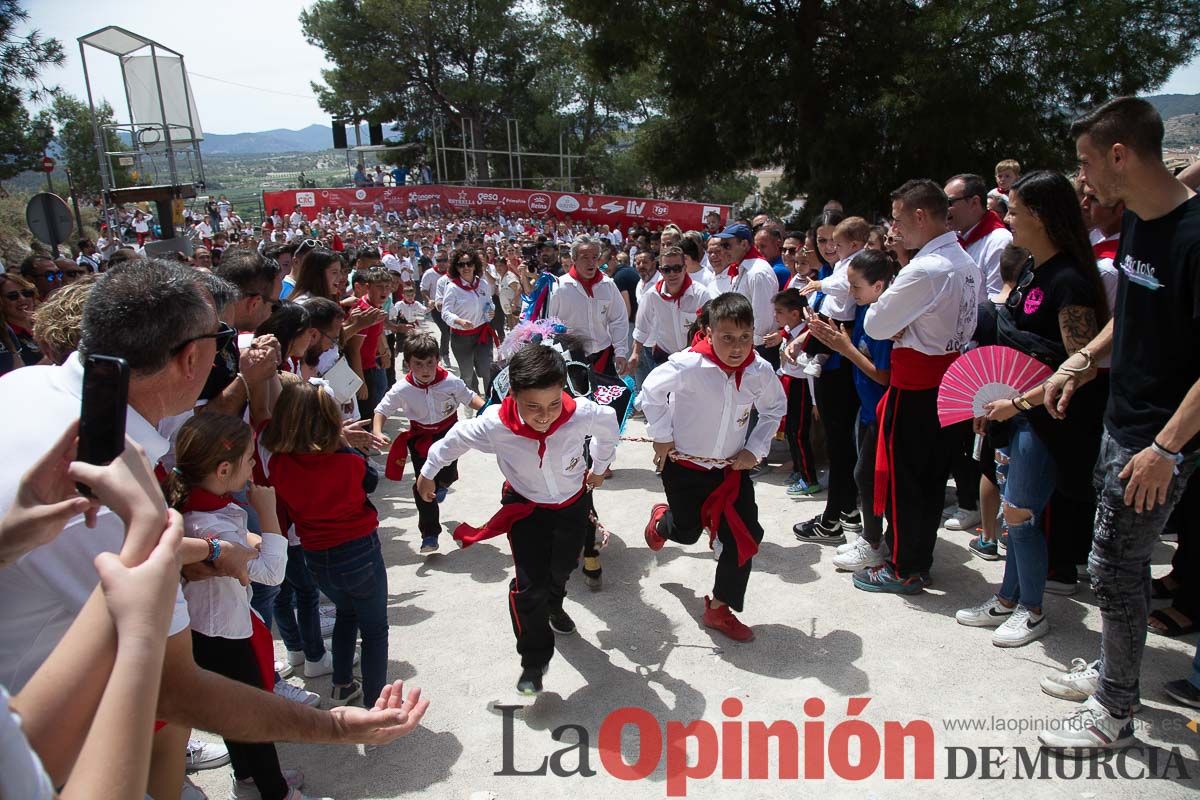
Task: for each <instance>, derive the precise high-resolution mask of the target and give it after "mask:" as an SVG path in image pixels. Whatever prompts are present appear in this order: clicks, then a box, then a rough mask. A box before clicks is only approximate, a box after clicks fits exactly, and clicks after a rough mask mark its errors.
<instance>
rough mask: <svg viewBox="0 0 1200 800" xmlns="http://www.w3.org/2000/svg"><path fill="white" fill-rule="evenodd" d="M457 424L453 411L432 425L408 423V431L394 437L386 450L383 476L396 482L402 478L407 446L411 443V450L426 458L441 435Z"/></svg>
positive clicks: (455, 414) (456, 414) (406, 457)
mask: <svg viewBox="0 0 1200 800" xmlns="http://www.w3.org/2000/svg"><path fill="white" fill-rule="evenodd" d="M456 422H458V412H457V411H455V412H454V413H453V414H451V415H450V416H448V417H446V418H445V419H444V420H442V421H441V422H437V423H434V424H433V425H424V424H422V423H420V422H411V421H410V422H409V423H408V426H409V427H408V430H406V431H405V432H404V433H402V434H400V435H399V436H397V437H396V439H395V441H393V442H392V446H391V447H389V448H388V454H387V466H385V467H384V471H383V474H384V476H385V477H386V478H387V479H388V480H389V481H398V480H401V479H402V478H403V477H404V464H405V462H406V461H408V444H409V442H412V445H413V448H414V449H415V450H416V451H417V455H419V456H421V458H426V457H427V456H428V455H429V448H430V447H432V446H433V443H434V442H435V441H437V439H438V437H439V436H440V435H441V434H444V433H445V432H446V431H448V430H450V429H451V428H453V427H454V423H456Z"/></svg>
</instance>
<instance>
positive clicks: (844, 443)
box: [816, 363, 859, 525]
mask: <svg viewBox="0 0 1200 800" xmlns="http://www.w3.org/2000/svg"><path fill="white" fill-rule="evenodd" d="M816 384H817V409H818V410H819V411H820V412H821V426H822V427H823V428H824V429H825V448H826V450H827V451H828V453H829V490H828V494H827V495H826V498H825V513H824V514H822V515H821V519H822V520H823V521H824V522H825V524H826V525H831V524H833V523H834V522H837V520H838V519H839V517H840V516H841V515H842V514H852V513H854V511H855V510H856V509H857V508H858V486H857V485H856V484H855V483H854V464H855V462H856V461H857V460H858V447H857V445H856V444H855V442H854V428H855V425H856V423H857V421H858V406H859V402H858V392H857V391H855V389H854V376H853V375H852V374H851V372H850V364H849V363H842V365H841V366H839V367H838V368H837V369H826V370H825V371H823V372H822V373H821V377H819V378H817V381H816Z"/></svg>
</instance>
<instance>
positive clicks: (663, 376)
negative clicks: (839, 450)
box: [641, 282, 787, 459]
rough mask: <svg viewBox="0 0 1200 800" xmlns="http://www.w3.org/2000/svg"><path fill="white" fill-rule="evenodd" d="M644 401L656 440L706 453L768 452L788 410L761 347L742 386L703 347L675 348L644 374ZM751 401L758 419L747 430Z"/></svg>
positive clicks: (648, 424) (693, 452)
mask: <svg viewBox="0 0 1200 800" xmlns="http://www.w3.org/2000/svg"><path fill="white" fill-rule="evenodd" d="M778 285H779V284H778V282H776V286H778ZM641 403H642V413H643V414H645V415H646V430H647V431H648V432H649V434H650V436H651V438H653V439H654V441H656V442H670V441H674V442H675V449H676V450H678V451H679V452H680V453H684V454H686V455H691V456H702V457H704V458H722V459H724V458H733V457H734V456H736V455H737V454H738V453H739V452H741V451H742V450H749V451H750V452H751V453H754V455H756V456H758V457H759V458H766V457H767V453H768V452H769V451H770V449H771V440H772V439H773V438H774V437H775V431H776V430H777V429H778V428H779V421H780V420H781V419H783V415H784V414H785V413H787V397H786V396H785V395H784V393H783V386H782V384H780V382H779V377H778V376H777V375H776V374H775V370H773V369H772V368H771V365H770V364H768V363H767V362H766V361H765V360H764V359H763V358H762V356H759V355H758V354H757V353H756V354H755V355H754V361H753V362H752V363H751V364H750V365H749V366H748V367H746V371H745V372H744V373H743V374H742V385H741V388H738V386H737V382H736V380H735V376H734V375H732V374H731V375H726V374H725V371H724V370H722V369H721V367H719V366H718V365H717V364H714V363H713V362H712V361H709V360H708V359H707V358H705V357H704V356H702V355H700V354H699V353H696V352H693V351H691V350H685V351H683V352H681V353H676V354H674V355H673V356H671V357H670V358H669V359H667V361H666V363H664V364H660V365H658V366H657V367H655V368H654V370H653V371H652V372H651V373H650V374H649V375H648V376H647V377H646V380H645V381H644V382H643V383H642V393H641ZM751 407H754V408H757V409H758V424H756V425H755V426H754V430H753V431H751V432H750V435H749V436H747V435H746V429H747V427H748V426H749V424H750V409H751ZM676 416H678V417H679V424H678V425H677V424H675V417H676Z"/></svg>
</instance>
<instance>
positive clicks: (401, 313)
mask: <svg viewBox="0 0 1200 800" xmlns="http://www.w3.org/2000/svg"><path fill="white" fill-rule="evenodd" d="M428 313H429V309H428V308H426V307H425V304H424V303H422V302H420V301H418V300H413V301H412V302H411V303H406V302H404V301H403V300H401V301H400V302H398V303H393V304H392V313H391V317H392V319H393V320H397V319H402V320H404V321H405V322H409V323H412V322H420V321H421V320H423V319H425V315H426V314H428Z"/></svg>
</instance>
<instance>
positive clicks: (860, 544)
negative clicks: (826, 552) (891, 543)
mask: <svg viewBox="0 0 1200 800" xmlns="http://www.w3.org/2000/svg"><path fill="white" fill-rule="evenodd" d="M887 559H888V546H887V545H886V544H885V543H883V542H880V543H879V547H872V546H871V543H870V542H868V541H867V540H866V539H864V538H863V537H861V536H859V537H858V538H857V539H855V540H854V546H853V547H852V548H850V549H849V550H847V551H845V552H843V553H838V554H837V555H835V556H834V557H833V566H834V567H836V568H837V569H840V570H842V571H843V572H857V571H858V570H860V569H865V568H867V567H878V566H879V565H880V564H882V563H883V562H885V561H887Z"/></svg>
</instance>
